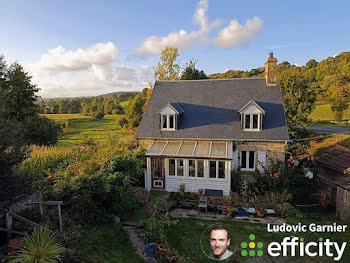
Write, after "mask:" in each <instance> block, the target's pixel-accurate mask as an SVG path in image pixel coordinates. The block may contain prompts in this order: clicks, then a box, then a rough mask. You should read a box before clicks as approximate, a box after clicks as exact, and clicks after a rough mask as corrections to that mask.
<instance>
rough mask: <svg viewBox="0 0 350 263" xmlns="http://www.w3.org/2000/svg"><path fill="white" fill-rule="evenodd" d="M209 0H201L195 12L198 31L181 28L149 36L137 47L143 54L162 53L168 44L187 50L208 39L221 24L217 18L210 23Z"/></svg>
mask: <svg viewBox="0 0 350 263" xmlns="http://www.w3.org/2000/svg"><path fill="white" fill-rule="evenodd" d="M207 11H208V0H201V1H200V2H199V3H198V5H197V9H196V11H195V13H194V22H195V24H197V25H199V30H198V31H191V32H187V31H186V30H184V29H181V30H179V31H177V32H172V33H170V34H169V35H167V36H164V37H158V36H151V37H149V38H147V39H146V40H145V41H144V42H143V43H142V44H141V46H140V47H139V48H138V49H137V50H138V52H139V53H141V54H153V55H155V54H160V53H161V51H162V50H163V49H164V48H165V47H168V46H175V47H177V48H178V49H179V50H186V49H189V48H191V47H193V46H194V45H195V44H197V43H203V42H205V41H206V40H207V38H208V34H209V33H210V31H211V30H212V29H213V28H215V27H217V26H219V24H220V22H219V20H215V21H214V22H213V23H211V24H210V25H208V18H207Z"/></svg>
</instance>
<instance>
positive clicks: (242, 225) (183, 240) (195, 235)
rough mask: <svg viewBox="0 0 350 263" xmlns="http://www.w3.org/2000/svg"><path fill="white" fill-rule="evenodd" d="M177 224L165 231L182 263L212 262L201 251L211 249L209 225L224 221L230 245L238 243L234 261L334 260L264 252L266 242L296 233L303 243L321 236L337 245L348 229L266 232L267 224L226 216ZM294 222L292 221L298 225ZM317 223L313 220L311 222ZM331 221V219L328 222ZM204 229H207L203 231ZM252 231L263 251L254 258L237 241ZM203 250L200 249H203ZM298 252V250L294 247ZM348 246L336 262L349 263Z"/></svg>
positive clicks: (347, 236)
mask: <svg viewBox="0 0 350 263" xmlns="http://www.w3.org/2000/svg"><path fill="white" fill-rule="evenodd" d="M178 220H179V221H178V223H177V224H176V225H174V226H170V228H169V230H168V232H167V238H168V242H169V244H170V247H171V248H174V249H176V250H177V251H178V252H179V254H180V255H182V256H183V257H184V261H182V262H203V263H204V262H213V260H210V259H208V258H207V256H205V255H204V253H203V250H204V251H208V252H207V253H209V252H210V246H209V235H210V234H209V233H210V231H209V229H210V226H211V225H212V224H216V223H220V224H224V225H225V226H226V227H227V228H228V230H229V232H230V233H231V243H232V248H231V250H234V248H235V247H236V246H237V249H236V251H235V254H234V256H233V257H232V259H233V262H301V261H304V262H333V259H332V258H327V257H314V258H312V257H303V258H300V257H299V258H297V257H294V258H293V257H277V258H273V257H271V256H269V255H267V251H266V245H267V244H269V243H270V242H272V241H277V242H280V241H282V240H283V238H284V237H286V236H293V235H295V236H299V237H301V236H302V237H303V238H304V239H305V242H310V241H315V242H317V241H318V239H319V238H320V237H322V238H330V239H331V240H332V241H336V242H338V243H339V244H341V243H342V242H347V241H349V240H350V231H349V230H347V231H346V232H345V234H344V233H336V234H335V233H331V234H329V233H327V234H324V233H311V232H308V233H302V234H299V233H270V232H267V225H265V224H262V223H248V222H243V221H238V220H232V219H226V220H221V221H207V220H198V219H185V218H180V219H178ZM297 221H298V222H302V223H305V224H309V223H311V221H310V220H301V221H299V220H297ZM297 221H295V222H293V224H297V223H298V222H297ZM312 223H316V222H312ZM329 223H330V222H329ZM207 227H208V228H207ZM206 228H207V230H206V231H204V230H205V229H206ZM202 233H203V242H202V247H201V244H200V240H201V236H202ZM250 234H254V235H255V236H256V239H255V241H256V242H263V244H264V247H263V253H264V255H263V256H262V258H260V260H259V259H258V258H256V257H257V256H255V258H252V257H250V256H247V257H243V256H241V250H242V249H241V248H240V244H241V243H242V242H248V241H249V235H250ZM202 249H203V250H202ZM297 251H298V250H297ZM349 251H350V248H349V247H347V248H346V250H345V252H344V254H343V258H342V260H341V261H338V262H350V252H349Z"/></svg>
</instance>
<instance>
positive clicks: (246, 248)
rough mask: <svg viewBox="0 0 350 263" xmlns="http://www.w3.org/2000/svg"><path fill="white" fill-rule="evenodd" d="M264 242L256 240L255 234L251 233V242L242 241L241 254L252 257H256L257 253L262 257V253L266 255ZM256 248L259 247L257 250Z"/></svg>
mask: <svg viewBox="0 0 350 263" xmlns="http://www.w3.org/2000/svg"><path fill="white" fill-rule="evenodd" d="M263 246H264V244H263V243H262V242H258V243H256V242H255V235H254V234H250V235H249V242H248V243H247V242H242V243H241V248H242V251H241V255H242V256H243V257H245V256H247V255H249V256H251V257H254V256H255V255H258V256H259V257H261V256H262V255H264V252H263V250H262V248H263ZM256 248H258V249H257V250H255V249H256Z"/></svg>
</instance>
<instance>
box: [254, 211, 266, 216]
mask: <svg viewBox="0 0 350 263" xmlns="http://www.w3.org/2000/svg"><path fill="white" fill-rule="evenodd" d="M256 215H257V216H258V217H260V218H263V217H264V216H265V213H264V212H260V211H256Z"/></svg>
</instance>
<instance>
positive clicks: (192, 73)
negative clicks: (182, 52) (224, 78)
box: [181, 59, 208, 80]
mask: <svg viewBox="0 0 350 263" xmlns="http://www.w3.org/2000/svg"><path fill="white" fill-rule="evenodd" d="M196 64H197V61H196V60H193V59H191V60H190V62H188V63H187V64H186V66H185V68H184V70H183V71H182V73H181V79H183V80H191V79H208V76H207V75H206V74H205V73H204V71H203V70H201V71H199V70H198V69H196Z"/></svg>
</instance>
